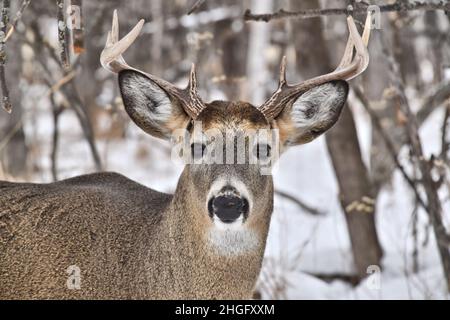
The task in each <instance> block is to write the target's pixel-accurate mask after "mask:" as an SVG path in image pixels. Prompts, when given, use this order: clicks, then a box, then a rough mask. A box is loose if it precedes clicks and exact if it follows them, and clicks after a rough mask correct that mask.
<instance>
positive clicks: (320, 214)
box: [275, 190, 325, 216]
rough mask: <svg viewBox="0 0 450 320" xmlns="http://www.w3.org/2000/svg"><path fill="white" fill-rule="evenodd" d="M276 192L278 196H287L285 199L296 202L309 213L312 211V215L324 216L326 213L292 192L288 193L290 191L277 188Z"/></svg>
mask: <svg viewBox="0 0 450 320" xmlns="http://www.w3.org/2000/svg"><path fill="white" fill-rule="evenodd" d="M275 194H276V195H277V196H280V197H282V198H285V199H287V200H289V201H292V202H293V203H295V204H296V205H297V206H299V207H300V208H301V209H303V210H305V211H306V212H308V213H310V214H312V215H315V216H323V215H325V213H324V212H322V211H320V210H318V209H316V208H313V207H311V206H310V205H308V204H306V203H304V202H303V201H301V200H299V199H297V198H296V197H294V196H293V195H290V194H288V193H286V192H284V191H280V190H275Z"/></svg>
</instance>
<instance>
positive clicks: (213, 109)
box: [197, 101, 270, 130]
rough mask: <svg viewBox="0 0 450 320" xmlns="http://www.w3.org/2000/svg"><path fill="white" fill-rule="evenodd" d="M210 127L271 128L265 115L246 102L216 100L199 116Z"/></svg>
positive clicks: (207, 127) (236, 128) (237, 128)
mask: <svg viewBox="0 0 450 320" xmlns="http://www.w3.org/2000/svg"><path fill="white" fill-rule="evenodd" d="M197 120H198V121H201V122H202V126H203V128H204V129H205V130H208V129H212V128H215V129H219V130H226V129H231V130H233V129H235V130H251V129H254V130H257V129H264V128H269V127H270V126H269V123H268V122H267V120H266V118H265V117H264V115H263V114H262V113H261V112H260V111H259V110H258V109H257V108H256V107H254V106H253V105H251V104H249V103H246V102H228V101H214V102H212V103H210V104H209V105H208V106H207V107H206V108H205V109H204V110H203V111H202V113H201V114H200V115H199V117H198V118H197Z"/></svg>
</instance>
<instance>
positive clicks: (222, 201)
mask: <svg viewBox="0 0 450 320" xmlns="http://www.w3.org/2000/svg"><path fill="white" fill-rule="evenodd" d="M208 211H209V214H210V216H211V217H212V216H213V215H216V216H217V217H218V218H219V219H220V220H221V221H222V222H225V223H231V222H233V221H235V220H236V219H237V218H239V217H240V216H241V215H243V218H246V216H247V214H248V201H247V199H245V198H242V197H239V196H237V195H234V194H223V195H219V196H217V197H213V198H211V199H210V200H209V203H208Z"/></svg>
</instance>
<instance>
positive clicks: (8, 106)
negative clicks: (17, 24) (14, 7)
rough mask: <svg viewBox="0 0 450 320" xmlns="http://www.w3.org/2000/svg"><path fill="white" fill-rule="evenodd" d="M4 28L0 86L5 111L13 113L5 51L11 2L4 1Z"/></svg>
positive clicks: (0, 40) (0, 43) (0, 36)
mask: <svg viewBox="0 0 450 320" xmlns="http://www.w3.org/2000/svg"><path fill="white" fill-rule="evenodd" d="M2 4H3V7H2V26H1V30H0V85H1V90H2V95H3V109H5V110H6V112H8V113H11V111H12V105H11V101H10V99H9V90H8V85H7V84H6V75H5V64H6V51H5V47H6V46H5V41H6V28H7V26H8V24H9V12H10V1H9V0H3V1H2Z"/></svg>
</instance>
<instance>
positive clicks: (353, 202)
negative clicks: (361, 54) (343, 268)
mask: <svg viewBox="0 0 450 320" xmlns="http://www.w3.org/2000/svg"><path fill="white" fill-rule="evenodd" d="M319 7H320V6H319V1H318V0H311V1H302V2H299V1H291V10H302V9H310V8H319ZM292 23H293V30H298V32H299V33H300V34H299V35H296V36H295V47H296V54H297V61H299V62H300V63H298V64H297V66H298V67H299V70H298V72H299V73H301V75H302V77H304V78H307V77H313V76H316V75H318V74H324V73H327V72H330V71H331V70H332V69H333V67H332V66H331V65H332V63H331V59H330V56H329V54H328V52H329V51H328V49H327V43H326V41H325V40H324V37H323V25H322V21H321V20H320V19H306V20H293V21H292ZM303 30H304V31H305V32H304V33H302V31H303ZM312 30H313V32H314V34H315V36H314V37H311V35H310V32H312ZM342 50H343V48H342ZM335 51H336V50H333V52H335ZM339 58H340V57H339ZM326 142H327V147H328V151H329V153H330V157H331V160H332V164H333V167H334V170H335V173H336V178H337V181H338V185H339V190H340V191H339V193H340V196H339V198H340V202H341V205H342V208H343V210H344V212H345V217H346V221H347V227H348V231H349V236H350V242H351V245H352V253H353V258H354V263H355V269H356V272H357V275H358V277H359V278H360V279H362V278H364V277H365V276H367V267H368V266H370V265H379V264H380V260H381V256H382V250H381V246H380V244H379V241H378V237H377V232H376V228H375V200H374V199H373V197H372V185H371V182H370V180H369V177H368V174H367V169H366V167H365V166H364V163H363V161H362V158H361V150H360V147H359V142H358V136H357V132H356V127H355V122H354V119H353V115H352V113H351V111H350V109H349V108H348V106H345V107H344V109H343V111H342V115H341V117H340V119H339V121H338V122H337V123H336V125H335V126H334V127H333V128H332V129H331V130H330V131H329V132H328V133H327V134H326Z"/></svg>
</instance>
